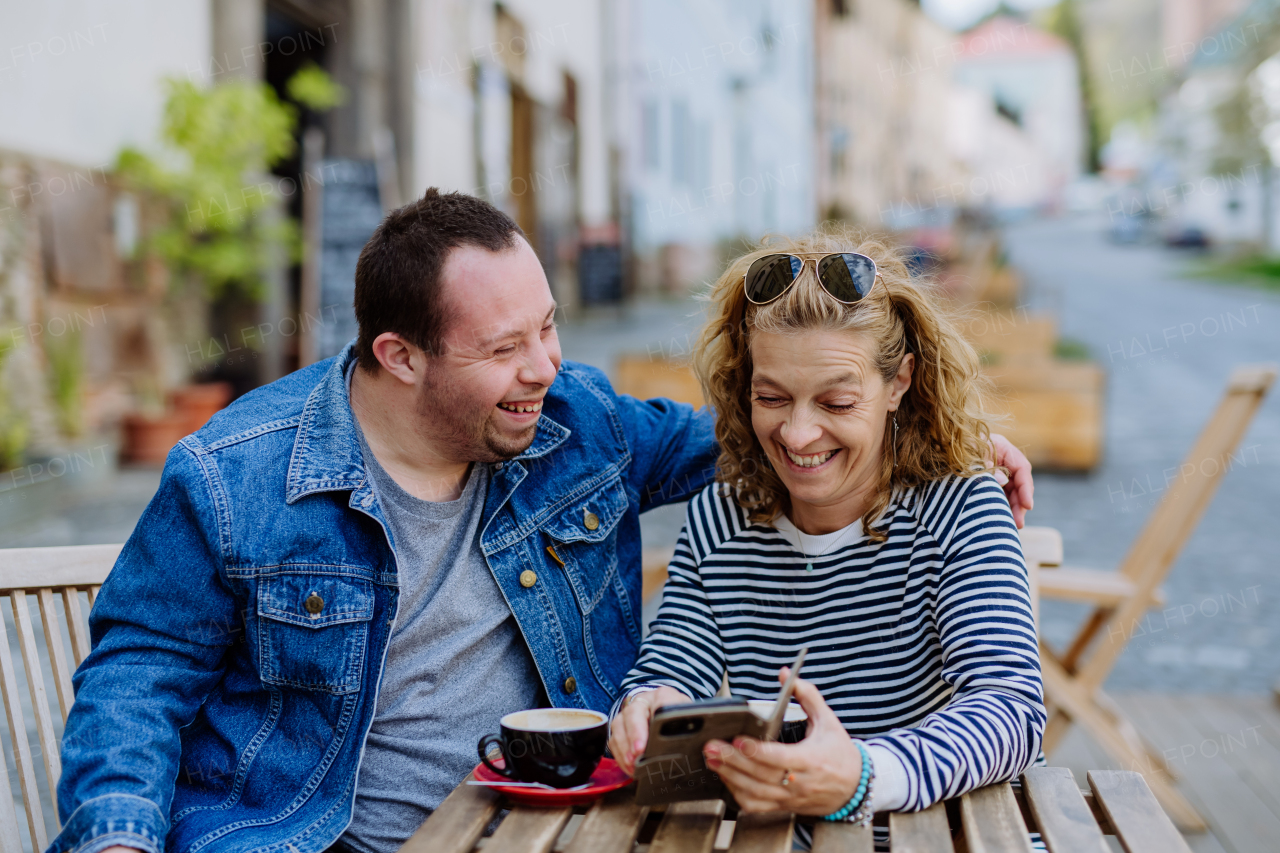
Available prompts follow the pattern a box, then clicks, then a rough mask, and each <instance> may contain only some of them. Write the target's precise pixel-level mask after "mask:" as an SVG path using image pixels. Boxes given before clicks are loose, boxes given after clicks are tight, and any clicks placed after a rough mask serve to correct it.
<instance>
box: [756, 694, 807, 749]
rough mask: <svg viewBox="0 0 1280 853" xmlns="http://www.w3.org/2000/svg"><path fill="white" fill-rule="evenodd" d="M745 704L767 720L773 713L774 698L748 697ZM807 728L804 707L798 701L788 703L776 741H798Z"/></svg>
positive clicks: (801, 738)
mask: <svg viewBox="0 0 1280 853" xmlns="http://www.w3.org/2000/svg"><path fill="white" fill-rule="evenodd" d="M747 705H748V706H749V707H750V708H751V710H752V711H754V712H755V713H756V714H757V715H759V716H760V717H763V718H764V719H766V720H767V719H769V715H770V714H772V713H773V706H774V700H772V699H749V700H747ZM808 730H809V715H808V714H806V713H805V712H804V708H801V707H800V704H799V703H798V702H791V703H789V704H788V705H787V710H786V713H785V714H784V715H783V718H782V731H781V732H779V733H778V743H799V742H800V741H802V740H804V736H805V732H807V731H808Z"/></svg>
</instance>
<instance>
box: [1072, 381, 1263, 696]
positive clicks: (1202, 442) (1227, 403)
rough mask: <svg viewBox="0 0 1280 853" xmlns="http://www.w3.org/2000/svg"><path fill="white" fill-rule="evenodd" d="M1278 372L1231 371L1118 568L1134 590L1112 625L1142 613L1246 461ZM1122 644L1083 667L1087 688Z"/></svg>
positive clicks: (1109, 647)
mask: <svg viewBox="0 0 1280 853" xmlns="http://www.w3.org/2000/svg"><path fill="white" fill-rule="evenodd" d="M1276 372H1277V367H1276V366H1275V365H1274V364H1252V365H1242V366H1239V367H1237V368H1236V369H1235V370H1233V371H1232V372H1231V377H1230V378H1229V379H1228V380H1227V391H1226V395H1225V396H1224V397H1223V398H1222V402H1221V403H1219V404H1218V408H1217V409H1216V410H1215V411H1214V413H1213V416H1212V417H1210V418H1209V423H1208V424H1206V425H1205V428H1204V429H1203V430H1202V431H1201V432H1200V436H1199V438H1197V439H1196V443H1195V444H1194V445H1192V447H1191V452H1190V453H1188V454H1187V457H1186V459H1185V460H1184V461H1183V463H1182V465H1181V466H1180V467H1179V468H1178V475H1177V477H1176V478H1174V479H1173V480H1172V481H1171V482H1169V484H1168V488H1167V490H1166V491H1165V494H1164V498H1163V499H1162V500H1161V501H1160V504H1159V505H1158V506H1157V507H1156V509H1155V511H1154V512H1152V513H1151V517H1150V518H1148V519H1147V523H1146V525H1145V526H1144V527H1143V528H1142V532H1141V533H1139V534H1138V538H1137V539H1136V540H1134V543H1133V546H1132V547H1131V548H1130V549H1129V553H1128V555H1126V556H1125V559H1124V562H1123V563H1121V564H1120V569H1119V572H1120V574H1121V575H1124V576H1125V577H1126V578H1128V579H1129V580H1131V581H1133V584H1134V593H1133V595H1132V596H1131V597H1130V598H1129V599H1128V600H1127V601H1125V602H1124V603H1123V604H1122V605H1121V606H1120V607H1118V608H1116V610H1115V612H1114V613H1112V614H1111V615H1110V620H1109V624H1112V625H1130V624H1132V623H1133V621H1134V620H1136V619H1139V618H1141V617H1142V614H1143V613H1144V612H1146V609H1147V608H1148V607H1149V606H1150V605H1151V602H1152V598H1153V596H1154V595H1155V593H1156V589H1157V588H1158V587H1159V586H1160V584H1162V583H1163V582H1164V579H1165V576H1166V575H1168V573H1169V570H1170V569H1171V568H1172V567H1173V563H1174V561H1175V560H1176V559H1177V558H1178V553H1179V552H1180V551H1181V550H1182V546H1183V545H1184V544H1186V541H1187V539H1188V538H1189V537H1190V536H1191V534H1192V532H1193V531H1194V530H1195V528H1196V525H1197V524H1198V523H1199V522H1200V516H1202V515H1203V514H1204V511H1205V508H1206V507H1208V506H1209V501H1210V500H1211V499H1212V498H1213V494H1214V492H1215V491H1216V490H1217V488H1218V484H1219V483H1220V482H1222V475H1223V474H1224V473H1226V472H1227V471H1229V470H1230V469H1231V468H1232V467H1233V466H1234V465H1235V464H1237V463H1240V464H1246V463H1245V460H1243V459H1240V460H1237V459H1236V458H1235V457H1234V455H1233V454H1234V453H1235V450H1236V448H1237V447H1238V446H1239V444H1240V441H1241V439H1243V438H1244V434H1245V432H1246V431H1247V430H1248V429H1249V424H1250V422H1251V421H1252V420H1253V416H1254V414H1256V413H1257V411H1258V408H1259V407H1260V406H1261V405H1262V400H1263V398H1264V397H1266V395H1267V391H1268V389H1270V388H1271V384H1272V383H1273V382H1274V381H1275V378H1276ZM1124 646H1125V644H1124V643H1105V644H1103V645H1102V647H1100V648H1099V649H1098V650H1097V651H1096V652H1095V653H1094V654H1093V656H1092V657H1090V658H1089V660H1088V661H1087V662H1086V663H1085V664H1084V666H1083V667H1081V668H1080V676H1081V679H1082V681H1083V682H1084V683H1085V684H1086V685H1087V686H1089V687H1097V686H1099V685H1100V684H1101V683H1102V681H1103V680H1104V679H1105V678H1106V675H1107V673H1109V672H1110V671H1111V667H1112V665H1113V664H1114V663H1115V659H1116V658H1117V657H1119V655H1120V653H1121V652H1122V651H1123V650H1124Z"/></svg>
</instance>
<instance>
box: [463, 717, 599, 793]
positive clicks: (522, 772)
mask: <svg viewBox="0 0 1280 853" xmlns="http://www.w3.org/2000/svg"><path fill="white" fill-rule="evenodd" d="M501 729H502V734H501V735H485V736H484V737H482V738H480V742H479V743H478V744H476V750H477V751H478V752H479V753H480V760H481V761H483V762H484V766H485V767H488V768H489V769H490V770H492V771H493V772H494V773H497V774H498V775H499V776H505V777H507V778H508V779H513V780H517V781H520V782H541V783H542V784H544V785H550V786H551V787H553V788H572V787H575V786H577V785H581V784H583V783H584V782H586V781H587V780H589V779H590V778H591V774H592V773H594V772H595V769H596V766H597V765H599V764H600V759H601V758H603V757H604V748H605V746H606V744H607V743H608V741H609V718H608V717H607V716H606V715H604V714H601V713H600V712H599V711H587V710H583V709H580V708H534V709H532V710H529V711H516V712H515V713H514V714H507V715H506V716H505V717H503V718H502V721H501ZM494 747H497V748H498V749H499V750H500V751H501V753H502V759H503V761H502V763H503V766H502V767H499V766H497V765H495V764H493V763H492V762H490V760H489V751H490V750H491V749H492V748H494Z"/></svg>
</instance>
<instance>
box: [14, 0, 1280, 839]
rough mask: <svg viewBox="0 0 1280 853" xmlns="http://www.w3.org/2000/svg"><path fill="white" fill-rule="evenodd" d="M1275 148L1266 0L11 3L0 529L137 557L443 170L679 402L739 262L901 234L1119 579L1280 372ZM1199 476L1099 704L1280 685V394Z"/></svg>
mask: <svg viewBox="0 0 1280 853" xmlns="http://www.w3.org/2000/svg"><path fill="white" fill-rule="evenodd" d="M1278 163H1280V2H1277V0H1060V2H1052V0H1018V1H1017V2H1014V0H1008V2H1006V3H1004V4H1001V5H999V6H997V4H996V2H994V0H925V2H913V1H912V0H509V2H498V3H494V2H490V0H180V2H175V0H131V1H130V2H125V0H108V2H89V0H63V2H49V3H29V2H19V0H0V547H20V546H37V545H58V544H90V543H107V542H120V541H123V540H124V539H126V538H127V537H128V535H129V534H130V532H131V531H132V529H133V526H134V524H135V523H136V520H137V518H138V516H139V514H140V513H141V511H142V509H143V507H144V506H145V505H146V503H147V501H148V500H149V499H150V496H151V494H152V493H153V492H154V490H155V488H156V485H157V483H158V481H159V471H160V464H161V463H162V461H163V458H164V455H165V453H166V452H167V450H168V449H169V448H170V447H172V445H173V444H174V443H175V442H176V441H177V440H178V439H179V438H181V437H182V436H183V435H185V434H187V433H188V432H190V431H193V430H194V429H197V428H198V427H199V426H200V425H201V424H202V423H203V422H204V420H205V419H207V418H208V417H209V416H210V414H211V413H213V412H214V411H216V410H217V409H218V408H219V407H221V406H223V405H225V404H226V403H227V402H229V401H230V400H232V399H234V398H235V397H237V396H239V395H241V394H243V393H245V392H247V391H249V390H251V389H253V388H255V387H258V386H260V385H262V384H264V383H267V382H270V381H272V380H274V379H277V378H279V377H280V376H282V375H284V374H286V373H288V372H289V371H292V370H295V369H297V368H299V367H300V366H305V365H307V364H310V363H312V362H314V361H316V360H319V359H323V358H327V357H329V356H331V355H333V354H335V353H336V352H337V351H338V350H339V349H340V348H341V347H342V345H343V344H344V343H345V342H346V341H347V340H349V339H350V338H351V337H353V336H354V320H353V317H352V312H351V292H352V287H353V283H352V279H351V277H352V273H353V271H354V266H355V259H356V257H357V255H358V253H359V250H360V247H361V246H362V245H363V243H364V241H365V240H366V239H367V237H368V236H369V234H370V233H371V231H372V230H373V228H374V227H375V226H376V224H377V222H378V221H379V219H380V217H381V216H382V215H383V213H384V211H386V210H388V209H391V208H394V207H396V206H399V205H401V204H403V203H405V202H407V201H409V200H412V199H414V198H416V197H418V196H420V195H421V194H422V192H423V191H424V189H425V188H427V187H429V186H438V187H441V188H442V189H446V190H461V191H464V192H469V193H473V194H475V195H478V196H481V197H483V198H486V199H488V200H489V201H491V202H492V203H494V204H496V205H498V206H499V207H501V208H503V209H504V210H506V211H508V212H509V213H510V214H511V215H512V216H513V217H514V218H515V219H516V220H517V221H518V222H519V224H520V225H521V227H522V228H523V229H524V231H525V233H526V234H528V235H529V237H530V239H531V242H532V243H533V245H534V247H535V249H536V250H537V251H538V253H539V255H540V257H541V259H542V262H543V265H544V267H545V269H546V272H547V276H548V279H549V281H550V282H551V286H552V289H553V291H554V294H555V297H556V299H557V301H558V302H559V304H560V306H561V311H560V314H559V323H560V335H561V341H562V343H563V349H564V355H565V357H566V358H570V359H576V360H580V361H584V362H588V363H591V364H594V365H597V366H599V367H601V368H603V369H604V370H605V371H607V372H608V373H609V374H610V376H611V378H612V379H613V380H614V382H615V384H616V385H617V386H618V388H619V390H622V391H627V392H630V393H636V394H638V395H642V396H653V395H663V396H672V397H675V398H678V399H688V400H691V401H693V402H698V401H699V399H700V398H699V396H698V391H697V388H696V385H692V386H691V383H690V378H689V374H688V371H687V366H686V364H685V360H686V358H687V355H688V352H689V348H690V345H691V343H692V340H693V338H694V337H695V336H696V334H697V330H698V328H699V327H700V324H701V318H702V315H701V308H700V303H699V302H698V301H697V296H698V294H699V293H701V292H703V291H704V290H705V289H706V288H707V287H708V285H709V284H710V282H712V281H713V280H714V279H715V278H716V277H717V276H718V274H719V272H720V271H721V269H722V268H723V266H724V264H725V262H726V261H727V260H728V259H729V258H731V257H732V256H733V255H734V254H735V253H737V252H740V251H741V250H742V249H743V248H744V247H745V246H747V245H750V244H751V243H752V242H753V241H756V240H758V239H759V238H760V237H761V236H762V235H765V234H768V233H785V234H798V233H802V232H805V231H808V230H809V229H812V228H814V227H815V226H817V225H818V224H820V223H822V222H824V221H827V220H842V221H845V222H849V223H853V224H856V225H858V226H861V227H863V228H865V229H867V230H868V231H871V232H875V233H881V234H888V235H890V236H891V238H892V239H893V240H895V241H896V242H898V243H900V244H901V245H903V246H904V247H906V248H907V249H908V250H909V251H910V253H911V257H912V262H913V265H914V268H915V269H917V270H918V271H919V273H920V275H921V276H922V277H926V278H927V279H928V280H930V281H932V282H933V283H934V285H935V286H936V287H938V288H939V290H940V291H941V292H942V293H943V294H944V296H945V298H946V299H948V300H950V301H952V302H953V303H954V304H955V305H956V306H957V307H958V308H960V309H962V310H964V311H965V312H966V316H967V317H968V318H969V319H968V320H967V321H966V322H967V323H968V325H967V327H966V329H967V332H968V334H969V336H970V339H971V341H972V342H973V343H974V345H975V346H976V347H977V348H978V349H979V351H980V353H981V355H982V357H983V362H984V370H986V371H987V372H988V374H989V375H990V376H991V377H992V379H993V380H994V381H995V383H996V385H997V387H998V389H999V392H1000V398H999V400H997V401H996V408H997V409H998V410H999V411H1000V412H1002V413H1003V414H1004V415H1006V420H1005V422H1004V424H1003V425H1002V426H1001V427H1000V431H1003V432H1005V434H1007V435H1009V436H1010V438H1011V439H1012V440H1014V441H1015V443H1017V444H1018V445H1019V446H1020V447H1023V448H1024V449H1025V450H1026V452H1027V453H1028V455H1029V456H1030V457H1031V458H1032V460H1033V462H1034V463H1035V465H1036V506H1035V510H1034V512H1033V513H1032V514H1031V515H1030V517H1029V519H1028V523H1030V524H1035V525H1045V526H1049V527H1054V528H1057V529H1059V530H1060V531H1061V532H1062V534H1063V538H1064V543H1065V552H1066V558H1067V562H1068V563H1070V564H1071V565H1082V566H1091V567H1095V568H1100V569H1113V568H1115V567H1116V566H1117V565H1118V564H1119V563H1120V561H1121V560H1122V559H1123V558H1124V556H1125V554H1126V552H1127V550H1128V548H1129V546H1130V544H1131V543H1132V542H1133V541H1134V539H1135V538H1136V536H1137V535H1138V532H1139V531H1140V530H1141V528H1142V525H1143V524H1144V522H1145V521H1146V520H1147V518H1148V516H1149V515H1150V514H1151V513H1152V511H1153V510H1154V509H1155V507H1156V506H1157V504H1158V503H1159V501H1160V499H1161V497H1162V495H1163V494H1164V492H1165V491H1167V489H1168V488H1169V487H1170V485H1171V484H1172V483H1174V482H1175V481H1176V480H1177V479H1178V477H1179V476H1180V468H1179V465H1180V464H1181V463H1182V460H1183V458H1184V456H1186V454H1187V453H1188V451H1189V450H1190V448H1191V446H1192V443H1193V442H1194V440H1195V438H1196V436H1197V435H1198V434H1199V431H1200V429H1201V428H1202V427H1203V426H1204V424H1205V423H1206V422H1207V420H1208V419H1209V417H1210V415H1211V414H1212V412H1213V411H1214V409H1215V407H1216V406H1217V404H1218V402H1219V400H1220V399H1221V397H1222V394H1223V392H1224V389H1225V387H1226V382H1227V377H1228V375H1229V374H1230V372H1231V370H1232V368H1233V367H1234V366H1236V365H1240V364H1248V363H1257V362H1265V361H1276V360H1278V359H1280V330H1278V328H1277V326H1278V323H1280V171H1278V170H1277V165H1276V164H1278ZM1223 462H1224V465H1225V466H1226V467H1227V469H1228V470H1227V472H1226V474H1225V475H1224V478H1223V481H1222V484H1221V487H1220V489H1219V491H1218V493H1217V495H1216V497H1215V498H1214V500H1213V502H1212V503H1211V504H1210V506H1209V508H1208V510H1207V512H1206V514H1205V516H1204V518H1203V519H1202V521H1201V522H1200V524H1199V526H1198V527H1197V528H1196V530H1195V531H1194V533H1193V534H1192V536H1191V538H1190V540H1189V542H1188V544H1187V545H1186V547H1185V548H1184V549H1183V550H1182V552H1181V554H1180V555H1179V557H1178V559H1177V562H1176V564H1175V565H1174V568H1173V570H1172V572H1171V574H1170V576H1169V579H1168V581H1167V583H1166V584H1165V585H1164V586H1165V602H1166V603H1165V606H1164V607H1165V609H1163V610H1153V611H1152V612H1151V614H1150V615H1149V617H1148V618H1147V619H1146V620H1145V621H1144V622H1143V623H1141V624H1139V625H1135V626H1132V628H1131V630H1130V636H1129V637H1128V638H1127V639H1129V640H1130V642H1129V645H1128V646H1127V648H1126V650H1125V652H1124V654H1123V655H1122V657H1121V659H1120V662H1119V665H1118V666H1117V668H1116V669H1115V671H1114V673H1113V674H1112V676H1111V678H1110V680H1109V681H1108V682H1107V686H1108V688H1109V689H1114V690H1118V691H1125V690H1129V691H1133V690H1141V691H1161V692H1165V693H1178V694H1199V693H1204V694H1230V695H1234V696H1246V695H1247V696H1253V697H1263V696H1267V695H1269V694H1270V693H1271V691H1272V689H1273V685H1275V684H1276V683H1277V680H1278V679H1280V655H1276V654H1275V652H1274V649H1275V647H1276V644H1277V643H1280V572H1278V571H1277V569H1280V524H1277V523H1276V521H1275V518H1274V517H1275V513H1276V510H1277V509H1278V508H1280V399H1277V395H1275V394H1273V395H1272V396H1271V397H1270V398H1269V399H1268V400H1267V401H1266V402H1265V403H1264V404H1263V406H1262V408H1261V410H1260V411H1259V412H1258V414H1257V416H1256V418H1255V419H1254V421H1253V423H1252V425H1251V427H1250V429H1249V430H1248V432H1247V433H1246V435H1245V438H1244V440H1243V441H1242V442H1241V443H1240V446H1239V447H1238V448H1237V450H1236V452H1235V453H1234V454H1232V455H1231V456H1230V457H1229V458H1228V459H1226V460H1223ZM682 512H683V510H682V507H667V508H663V509H661V510H658V511H655V512H653V513H650V514H649V515H648V516H647V517H646V519H645V547H646V548H647V549H649V552H650V553H651V554H655V555H658V556H659V557H660V556H661V554H662V551H663V549H664V548H670V547H671V545H672V544H673V543H674V541H675V538H676V535H677V534H678V531H679V527H680V524H681V522H682V518H683V516H682ZM654 604H655V601H654V600H651V601H650V602H649V607H648V612H649V613H650V614H651V613H652V608H653V606H654ZM1084 612H1085V611H1084V609H1083V608H1082V607H1080V608H1077V607H1076V606H1075V605H1071V604H1069V603H1065V602H1059V601H1045V602H1044V603H1043V605H1042V612H1041V618H1042V622H1043V630H1044V633H1045V634H1046V636H1047V637H1048V638H1049V639H1050V640H1051V641H1053V642H1056V643H1063V642H1066V641H1067V640H1068V639H1069V638H1070V637H1071V635H1072V633H1073V631H1074V628H1075V626H1076V625H1077V623H1078V622H1079V620H1080V619H1081V617H1082V616H1083V614H1084ZM11 630H12V629H11ZM1273 736H1274V738H1276V741H1275V744H1274V745H1273V747H1272V749H1273V750H1280V732H1275V733H1273ZM1077 775H1079V774H1077ZM1081 778H1082V777H1081ZM1269 807H1270V808H1271V809H1272V810H1273V811H1274V812H1275V813H1276V815H1280V800H1276V798H1275V797H1273V798H1272V801H1270V802H1269ZM1272 820H1276V821H1277V823H1276V826H1277V827H1280V818H1277V817H1274V816H1273V818H1272ZM1267 825H1268V826H1270V824H1267ZM1214 831H1215V832H1216V833H1218V837H1220V838H1222V839H1224V840H1223V842H1222V844H1223V847H1213V846H1210V847H1205V848H1203V849H1224V848H1225V849H1248V845H1247V844H1245V843H1243V842H1241V843H1238V844H1236V842H1233V841H1232V840H1231V839H1230V838H1229V837H1228V835H1229V833H1227V832H1225V831H1219V828H1215V830H1214ZM1214 843H1215V844H1216V843H1217V842H1214ZM1233 844H1236V846H1234V847H1233V846H1232V845H1233Z"/></svg>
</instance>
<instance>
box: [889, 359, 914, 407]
mask: <svg viewBox="0 0 1280 853" xmlns="http://www.w3.org/2000/svg"><path fill="white" fill-rule="evenodd" d="M915 366H916V356H915V353H910V352H909V353H907V354H906V355H904V356H903V357H902V363H901V364H899V365H898V375H897V376H895V377H893V381H892V382H890V383H889V411H891V412H896V411H898V406H899V405H901V404H902V395H903V394H905V393H907V389H908V388H910V387H911V372H912V371H913V370H914V369H915Z"/></svg>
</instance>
